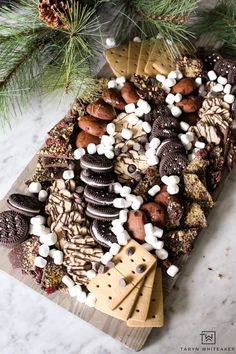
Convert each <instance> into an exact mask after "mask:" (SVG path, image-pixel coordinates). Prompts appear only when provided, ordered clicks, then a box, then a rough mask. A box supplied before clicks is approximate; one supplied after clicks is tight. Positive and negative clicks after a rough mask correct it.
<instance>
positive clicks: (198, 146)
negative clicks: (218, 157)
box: [194, 140, 206, 149]
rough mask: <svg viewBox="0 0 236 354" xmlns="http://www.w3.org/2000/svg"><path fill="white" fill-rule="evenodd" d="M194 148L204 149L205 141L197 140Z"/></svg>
mask: <svg viewBox="0 0 236 354" xmlns="http://www.w3.org/2000/svg"><path fill="white" fill-rule="evenodd" d="M194 146H195V147H196V148H198V149H204V148H205V146H206V144H205V143H204V142H203V141H199V140H197V141H196V142H195V144H194Z"/></svg>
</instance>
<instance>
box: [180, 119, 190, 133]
mask: <svg viewBox="0 0 236 354" xmlns="http://www.w3.org/2000/svg"><path fill="white" fill-rule="evenodd" d="M180 128H181V129H182V130H183V131H184V132H187V131H188V130H189V128H190V125H189V124H188V123H186V122H184V121H181V122H180Z"/></svg>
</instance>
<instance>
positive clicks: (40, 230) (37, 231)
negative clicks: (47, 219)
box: [29, 224, 51, 237]
mask: <svg viewBox="0 0 236 354" xmlns="http://www.w3.org/2000/svg"><path fill="white" fill-rule="evenodd" d="M50 232H51V231H50V229H49V228H48V227H45V226H44V225H42V224H37V225H30V230H29V233H30V235H35V236H39V237H41V236H43V235H47V234H49V233H50Z"/></svg>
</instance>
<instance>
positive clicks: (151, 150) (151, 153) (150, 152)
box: [145, 145, 156, 158]
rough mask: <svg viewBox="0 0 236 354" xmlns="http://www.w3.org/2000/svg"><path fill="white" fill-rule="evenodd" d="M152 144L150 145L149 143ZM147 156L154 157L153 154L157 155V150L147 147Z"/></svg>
mask: <svg viewBox="0 0 236 354" xmlns="http://www.w3.org/2000/svg"><path fill="white" fill-rule="evenodd" d="M149 146H150V145H149ZM145 156H146V157H147V158H148V157H153V156H156V150H155V149H153V148H151V147H149V149H147V150H146V151H145Z"/></svg>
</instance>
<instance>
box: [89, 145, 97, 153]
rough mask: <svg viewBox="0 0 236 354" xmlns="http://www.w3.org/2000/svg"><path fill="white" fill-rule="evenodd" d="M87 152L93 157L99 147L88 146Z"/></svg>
mask: <svg viewBox="0 0 236 354" xmlns="http://www.w3.org/2000/svg"><path fill="white" fill-rule="evenodd" d="M87 152H88V154H90V155H93V154H95V153H96V152H97V146H96V145H95V144H94V143H90V144H88V146H87Z"/></svg>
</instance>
